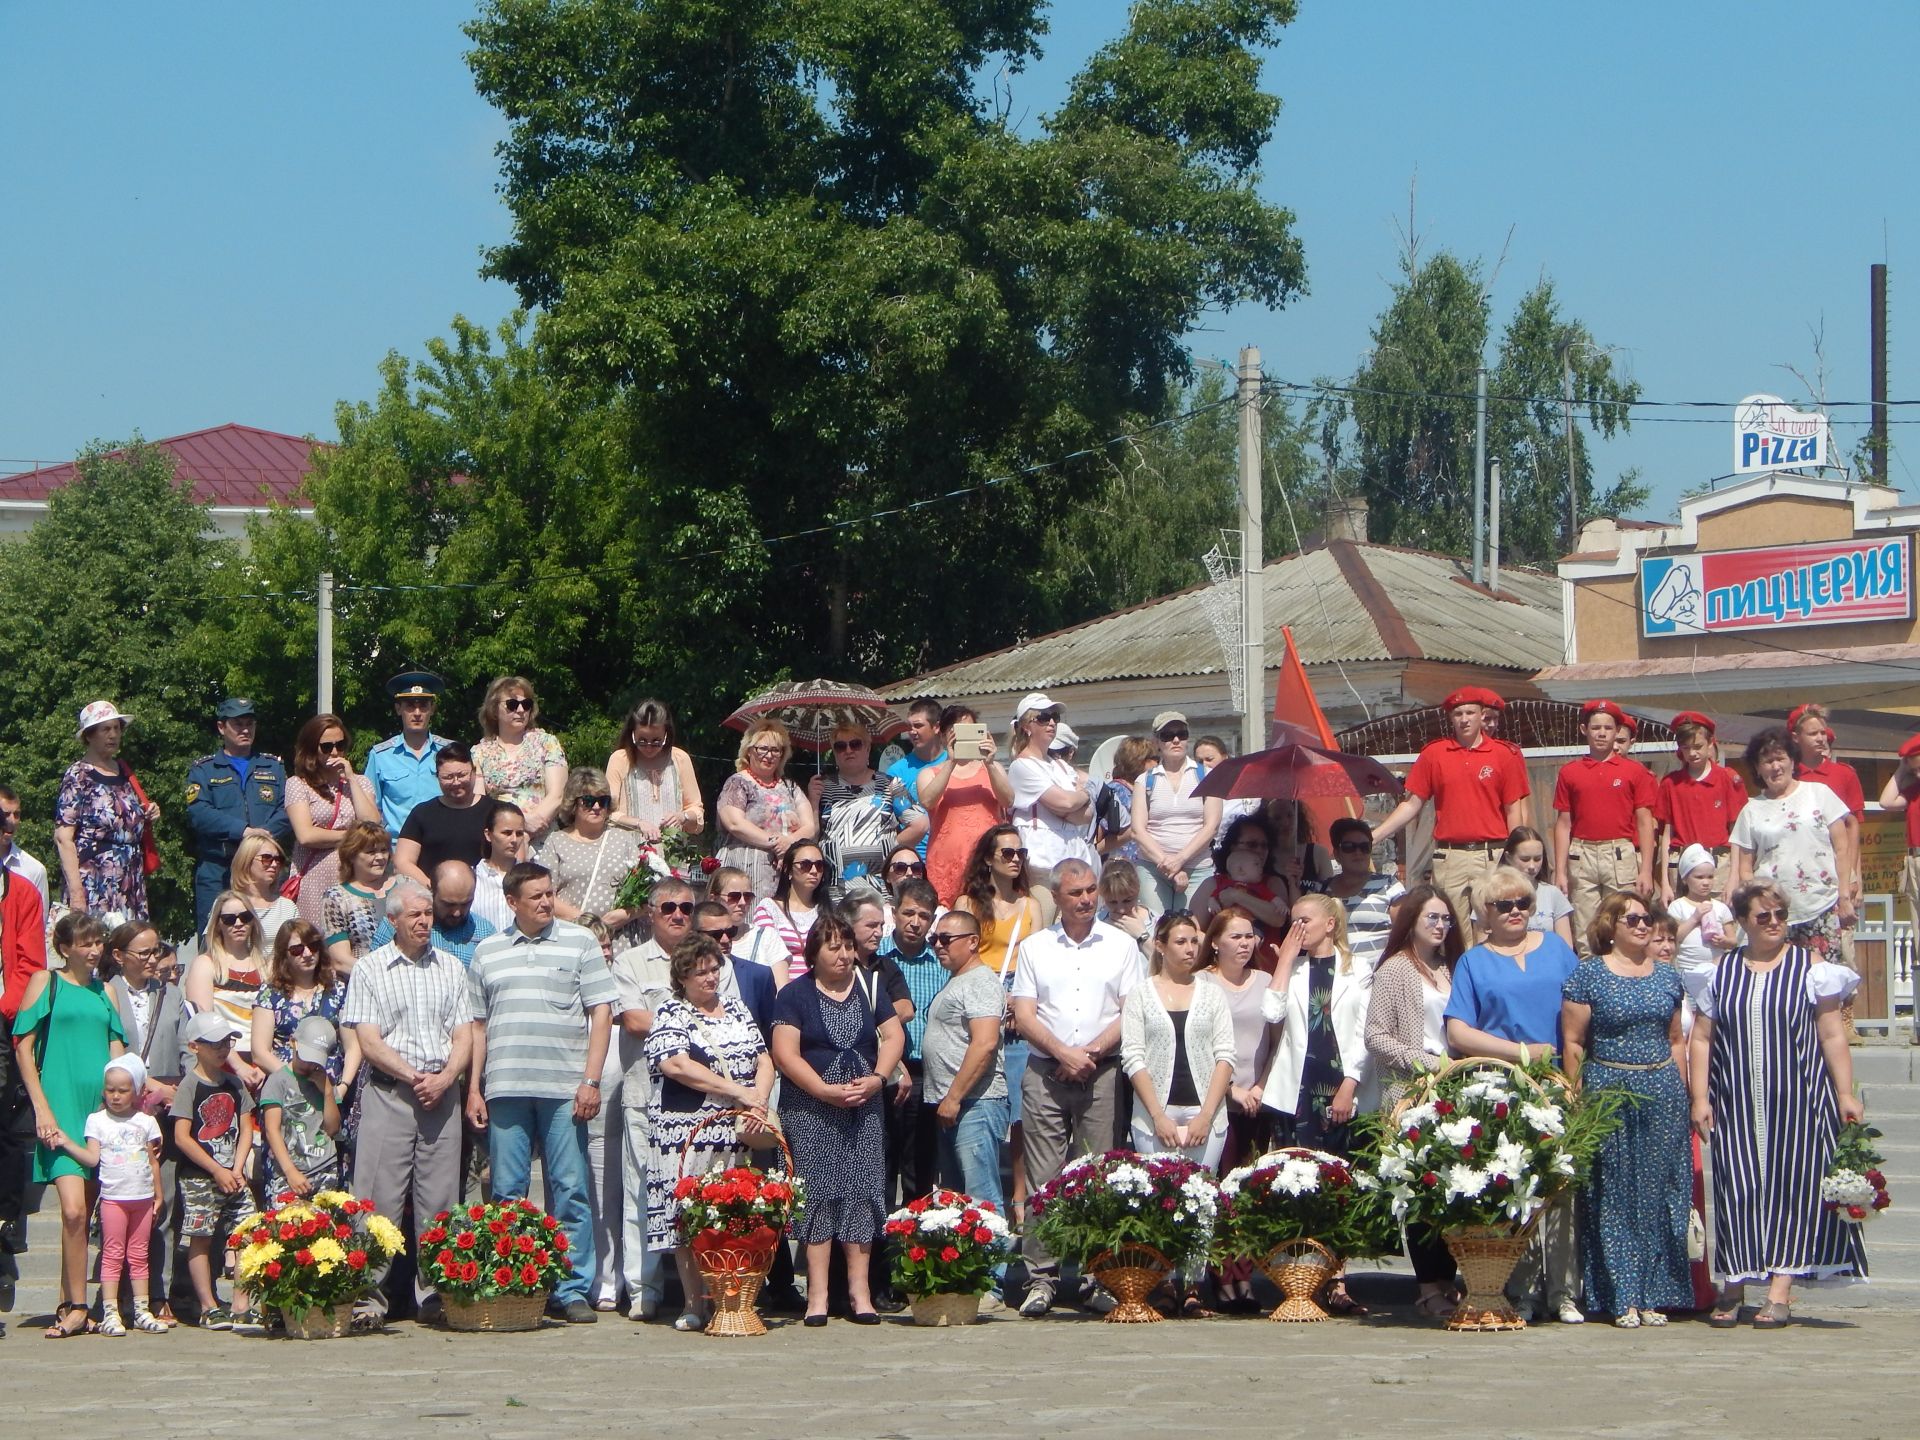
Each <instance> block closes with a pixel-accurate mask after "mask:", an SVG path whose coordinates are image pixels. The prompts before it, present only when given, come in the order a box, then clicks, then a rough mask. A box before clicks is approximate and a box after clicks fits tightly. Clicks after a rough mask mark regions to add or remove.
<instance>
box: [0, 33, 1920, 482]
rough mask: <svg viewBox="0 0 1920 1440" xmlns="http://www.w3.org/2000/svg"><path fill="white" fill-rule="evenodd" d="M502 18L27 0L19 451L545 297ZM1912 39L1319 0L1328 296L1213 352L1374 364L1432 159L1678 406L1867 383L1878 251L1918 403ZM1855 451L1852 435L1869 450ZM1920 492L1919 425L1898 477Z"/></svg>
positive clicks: (259, 400)
mask: <svg viewBox="0 0 1920 1440" xmlns="http://www.w3.org/2000/svg"><path fill="white" fill-rule="evenodd" d="M472 8H473V7H472V5H471V4H469V3H457V0H406V3H402V4H394V3H391V0H386V3H379V4H374V3H368V0H334V3H331V4H328V5H322V6H313V5H302V6H291V5H258V4H237V3H215V0H196V3H193V4H187V5H153V4H150V3H149V4H133V3H107V0H99V3H88V4H84V5H69V4H60V5H47V4H33V3H27V0H0V56H4V57H5V62H4V63H5V66H6V76H7V80H8V82H9V83H8V96H7V101H8V104H7V116H8V118H7V126H6V129H7V144H6V146H5V147H4V150H3V151H0V195H3V196H4V197H5V211H6V216H7V219H6V223H5V224H4V226H0V306H3V307H4V308H3V309H0V314H4V316H5V320H6V330H7V344H6V345H5V347H4V350H0V462H6V463H4V464H0V472H3V471H5V470H8V469H12V468H16V467H17V466H18V465H19V463H20V462H22V461H26V460H32V459H41V460H60V459H65V458H69V457H71V455H72V454H73V452H74V451H75V450H76V449H77V448H79V447H80V446H81V445H83V444H85V443H86V442H87V441H89V440H91V439H94V438H120V437H123V436H125V435H127V434H129V433H130V432H132V431H134V430H136V429H137V430H139V431H141V432H143V433H144V434H146V435H147V436H148V437H149V438H158V437H160V436H165V435H171V434H177V433H179V432H181V431H186V430H192V429H198V428H201V427H203V426H208V425H217V424H221V423H224V422H227V421H240V422H244V423H247V424H253V425H260V426H264V427H266V428H269V429H276V430H287V431H293V432H296V433H312V434H315V435H317V436H319V437H321V438H323V439H327V438H333V435H334V427H333V407H334V405H335V403H336V402H337V401H339V400H342V399H360V398H365V397H367V396H369V395H371V394H372V392H373V390H374V386H375V381H376V376H375V366H376V364H377V363H378V361H379V360H380V358H381V357H382V356H383V355H384V354H385V353H386V352H387V351H388V350H389V349H398V350H400V351H402V352H403V353H406V354H417V353H419V350H420V347H421V343H422V341H423V340H424V339H425V338H427V337H428V336H431V335H434V334H438V333H441V332H442V331H443V330H444V329H445V326H446V323H447V321H448V319H449V318H450V317H451V316H452V315H453V314H454V313H455V312H460V313H464V314H466V315H468V316H470V317H472V318H474V319H478V320H484V321H493V320H497V319H498V318H500V317H501V316H503V315H504V314H505V313H506V312H507V311H508V310H509V309H510V308H511V304H512V297H511V295H510V294H509V292H508V291H507V290H506V289H505V287H503V286H499V285H494V284H488V283H484V282H482V281H481V280H480V279H479V278H478V276H477V267H478V252H479V250H480V248H481V247H482V246H484V245H486V244H488V243H490V242H493V241H497V240H499V239H500V238H502V237H503V236H504V235H505V233H506V229H507V217H506V214H505V211H504V209H503V208H502V207H501V205H500V203H499V200H498V197H497V196H496V195H495V194H494V181H495V173H496V172H495V166H494V161H493V157H492V147H493V145H494V143H495V142H496V141H497V140H498V139H499V138H500V136H501V134H502V126H501V124H500V122H499V120H498V118H497V117H496V115H495V114H494V113H493V112H492V111H491V110H490V109H489V108H488V107H487V106H486V105H484V104H483V103H482V102H481V101H480V100H479V98H478V97H477V96H476V95H475V94H474V92H473V88H472V84H471V80H470V77H469V75H468V72H467V69H466V66H465V64H464V62H463V60H462V53H463V50H464V48H465V39H464V37H463V36H462V35H461V33H460V30H459V25H460V22H461V21H462V20H463V19H464V18H465V17H466V16H467V15H468V14H469V13H471V11H472ZM1052 23H1053V34H1052V36H1051V37H1050V39H1049V40H1048V42H1047V52H1048V53H1047V56H1046V58H1045V60H1044V61H1042V62H1041V63H1040V64H1039V65H1037V66H1035V67H1033V68H1032V69H1031V70H1030V71H1029V72H1028V73H1027V74H1026V75H1024V76H1020V77H1017V78H1016V79H1015V81H1014V86H1015V97H1016V109H1017V110H1022V111H1027V112H1030V113H1032V114H1038V113H1041V112H1044V111H1045V110H1046V109H1048V108H1049V107H1050V106H1051V105H1052V104H1054V103H1056V102H1057V101H1058V99H1059V96H1060V94H1061V92H1062V89H1063V87H1064V85H1065V83H1066V81H1067V79H1068V77H1069V76H1070V75H1071V74H1072V72H1073V71H1074V70H1075V69H1076V68H1077V67H1078V66H1079V64H1080V63H1081V61H1082V60H1083V59H1084V58H1085V56H1086V55H1087V54H1088V53H1089V52H1090V51H1091V50H1092V49H1093V48H1094V47H1095V46H1097V45H1098V44H1099V43H1100V42H1101V41H1102V40H1103V39H1105V38H1108V37H1110V36H1111V35H1112V34H1113V33H1115V31H1116V30H1117V28H1118V26H1119V24H1120V7H1119V6H1118V5H1117V4H1113V3H1102V0H1063V3H1060V4H1058V5H1056V7H1055V9H1054V11H1053V16H1052ZM1916 53H1920V7H1915V6H1913V5H1911V4H1878V5H1875V4H1865V3H1856V4H1847V5H1843V6H1833V7H1828V8H1827V10H1826V12H1825V13H1824V14H1818V15H1816V14H1815V13H1814V12H1809V11H1808V10H1807V8H1806V7H1805V6H1804V5H1795V6H1789V5H1786V4H1772V3H1766V4H1732V3H1716V4H1709V3H1688V4H1686V5H1673V4H1670V3H1665V4H1655V3H1643V0H1635V3H1620V4H1615V5H1607V6H1600V5H1589V6H1584V7H1579V8H1574V7H1559V6H1554V7H1545V8H1542V7H1538V6H1523V5H1520V4H1517V3H1516V4H1480V5H1467V6H1441V5H1434V4H1431V3H1411V0H1404V3H1403V0H1366V3H1351V0H1302V4H1301V15H1300V19H1299V20H1298V21H1297V22H1296V23H1295V24H1294V25H1293V26H1292V27H1290V28H1289V29H1288V31H1287V32H1286V33H1285V35H1284V38H1283V40H1282V43H1281V45H1280V46H1279V47H1278V49H1276V50H1275V51H1274V52H1273V54H1272V55H1271V56H1270V58H1269V61H1268V66H1267V76H1268V83H1269V86H1270V88H1272V89H1274V90H1276V91H1277V92H1278V93H1279V94H1280V95H1281V96H1282V97H1283V98H1284V100H1285V104H1286V108H1285V110H1284V111H1283V113H1282V115H1281V119H1280V123H1279V127H1278V130H1277V132H1276V134H1275V137H1274V139H1273V142H1272V144H1271V145H1270V147H1269V149H1268V151H1267V155H1266V160H1265V179H1264V186H1265V190H1266V193H1267V194H1268V195H1269V196H1270V197H1271V198H1272V199H1274V200H1276V201H1279V202H1281V203H1284V204H1286V205H1287V206H1289V207H1290V208H1292V209H1293V210H1294V212H1295V213H1296V215H1297V216H1298V220H1299V227H1300V235H1301V238H1302V240H1303V242H1304V244H1305V247H1306V255H1307V263H1308V267H1309V279H1310V285H1311V293H1310V294H1308V295H1307V296H1306V297H1304V298H1303V299H1301V300H1300V301H1298V302H1297V303H1296V304H1294V305H1292V306H1290V307H1289V308H1288V309H1286V310H1285V311H1284V312H1280V313H1267V312H1264V311H1262V312H1246V313H1239V314H1235V315H1232V316H1228V317H1221V318H1220V319H1219V320H1218V321H1217V322H1216V325H1217V328H1214V329H1211V330H1209V331H1208V332H1206V333H1202V334H1199V335H1197V336H1195V337H1194V339H1193V344H1194V348H1195V349H1196V350H1197V351H1199V352H1201V353H1205V354H1213V355H1218V356H1222V357H1228V356H1231V354H1232V353H1233V351H1234V350H1235V349H1236V348H1237V347H1238V346H1239V345H1240V344H1242V343H1247V342H1251V343H1254V344H1258V345H1259V346H1260V347H1261V348H1262V350H1263V352H1264V354H1265V359H1266V363H1267V368H1268V372H1269V373H1270V374H1273V375H1277V376H1281V377H1283V378H1287V379H1309V378H1312V377H1313V376H1316V375H1335V376H1344V375H1347V374H1350V373H1351V372H1352V371H1353V369H1354V368H1355V366H1356V365H1357V364H1358V363H1359V361H1360V359H1361V357H1362V355H1363V353H1364V351H1365V348H1366V343H1367V331H1368V327H1369V325H1370V324H1371V322H1372V320H1373V318H1374V317H1375V316H1376V315H1377V314H1378V312H1379V310H1380V308H1381V306H1382V304H1383V302H1384V301H1385V299H1386V295H1387V285H1388V282H1389V281H1390V279H1391V278H1392V276H1393V275H1394V273H1395V264H1396V255H1397V253H1398V248H1399V245H1400V239H1399V234H1398V231H1397V230H1396V224H1400V225H1404V223H1405V221H1406V216H1407V204H1408V187H1409V184H1410V182H1411V181H1412V180H1413V178H1414V176H1415V174H1416V172H1417V174H1418V177H1419V189H1418V208H1417V224H1418V227H1419V230H1420V232H1421V235H1422V237H1423V240H1424V243H1425V245H1426V246H1427V247H1428V248H1429V249H1431V248H1435V247H1445V248H1448V249H1452V250H1454V251H1456V252H1458V253H1461V254H1464V255H1481V256H1485V257H1487V259H1488V260H1489V262H1491V260H1492V259H1493V258H1494V257H1496V256H1498V255H1499V253H1500V251H1501V249H1502V247H1503V246H1506V247H1507V257H1506V262H1505V265H1504V268H1503V269H1502V270H1501V272H1500V276H1499V283H1498V286H1497V289H1496V307H1497V312H1498V314H1499V316H1501V317H1504V315H1505V314H1506V312H1507V311H1508V310H1509V309H1510V307H1511V304H1512V302H1513V300H1514V299H1515V298H1516V297H1517V296H1518V295H1519V294H1520V293H1521V292H1522V291H1523V290H1524V289H1526V288H1527V287H1528V286H1529V285H1531V284H1532V282H1533V281H1534V280H1535V278H1536V277H1538V276H1539V275H1540V274H1542V273H1546V274H1550V275H1551V276H1552V277H1553V278H1554V279H1555V281H1556V282H1557V283H1558V286H1559V289H1560V293H1561V296H1562V298H1563V300H1564V302H1565V305H1566V308H1567V309H1568V311H1569V312H1570V313H1571V314H1573V315H1576V316H1578V317H1579V318H1581V319H1582V320H1584V321H1585V322H1586V323H1587V324H1588V325H1589V326H1590V327H1591V328H1592V330H1593V331H1594V333H1595V334H1596V335H1597V336H1598V337H1599V338H1600V339H1601V340H1602V341H1603V342H1605V343H1607V344H1610V345H1616V346H1620V347H1623V348H1622V350H1621V352H1620V354H1619V356H1618V360H1619V363H1621V364H1622V365H1623V366H1624V367H1625V368H1626V369H1627V370H1628V372H1629V373H1630V374H1632V375H1633V376H1635V377H1636V378H1638V379H1639V380H1640V382H1641V384H1642V385H1643V386H1644V388H1645V391H1646V394H1647V395H1648V396H1649V397H1650V398H1654V399H1685V400H1698V399H1715V400H1718V399H1724V400H1726V401H1727V402H1728V404H1729V405H1731V403H1732V402H1733V401H1734V400H1735V399H1737V398H1739V397H1740V396H1741V395H1743V394H1747V393H1749V392H1752V391H1759V390H1772V391H1774V392H1775V393H1778V394H1782V395H1787V396H1789V397H1797V396H1799V395H1801V393H1802V392H1801V391H1800V389H1799V387H1798V382H1797V381H1795V380H1794V379H1793V378H1792V377H1791V376H1789V375H1788V374H1786V373H1785V372H1784V371H1782V370H1779V369H1776V368H1774V367H1775V365H1776V364H1777V363H1779V362H1790V363H1793V364H1796V365H1799V366H1801V367H1802V368H1807V369H1810V368H1811V366H1812V364H1813V347H1812V341H1811V336H1810V327H1813V326H1817V325H1819V324H1821V322H1822V321H1823V320H1824V323H1825V333H1826V352H1827V362H1828V391H1827V393H1828V395H1829V397H1830V398H1834V399H1842V400H1855V399H1864V398H1866V395H1867V388H1868V387H1867V353H1866V352H1867V307H1866V298H1867V266H1868V265H1869V264H1870V263H1871V262H1873V261H1876V260H1880V259H1883V258H1885V259H1888V260H1889V261H1890V262H1891V264H1892V266H1893V281H1892V294H1893V298H1894V309H1893V321H1892V336H1893V341H1894V345H1893V365H1892V391H1893V395H1894V397H1895V398H1896V399H1903V398H1914V397H1916V396H1920V374H1916V373H1915V370H1914V368H1913V367H1912V366H1910V365H1906V364H1903V363H1902V360H1903V356H1904V355H1906V354H1907V353H1909V350H1908V346H1907V345H1906V343H1905V341H1906V337H1907V335H1908V334H1909V333H1911V332H1910V331H1909V330H1908V328H1907V326H1906V325H1905V324H1903V316H1914V317H1915V319H1914V320H1913V321H1912V322H1911V323H1912V324H1914V325H1916V326H1920V310H1916V309H1915V308H1914V307H1911V306H1904V305H1902V303H1901V301H1902V300H1903V298H1904V296H1905V295H1906V294H1908V293H1910V292H1909V289H1908V287H1909V286H1914V287H1920V267H1917V265H1916V257H1915V250H1914V242H1915V240H1916V238H1917V237H1920V197H1917V195H1916V190H1915V187H1914V186H1913V184H1912V181H1911V175H1910V169H1911V167H1910V164H1909V162H1908V161H1907V160H1906V158H1905V156H1904V148H1905V145H1906V142H1907V140H1908V138H1909V136H1910V133H1911V116H1910V113H1909V111H1910V102H1901V101H1900V100H1899V99H1898V97H1899V96H1900V95H1901V94H1904V93H1906V92H1907V89H1908V77H1907V75H1906V74H1905V73H1904V71H1905V65H1906V62H1909V61H1910V60H1911V57H1912V56H1913V55H1914V54H1916ZM1509 231H1511V234H1512V238H1511V242H1509V241H1508V234H1509ZM1883 234H1884V238H1883ZM1860 413H1861V412H1858V411H1846V412H1841V413H1840V416H1839V418H1841V419H1843V420H1857V419H1858V418H1860ZM1896 413H1898V412H1896ZM1906 413H1907V414H1908V415H1912V416H1913V417H1914V418H1916V419H1920V415H1917V414H1915V412H1906ZM1723 420H1724V417H1716V421H1715V423H1713V424H1707V425H1691V424H1686V425H1680V424H1652V423H1647V424H1636V426H1635V428H1634V431H1633V434H1632V435H1631V436H1629V437H1626V438H1625V439H1622V440H1618V441H1616V442H1614V443H1613V444H1611V445H1609V446H1606V447H1604V448H1603V450H1602V451H1601V455H1600V464H1601V468H1602V472H1603V474H1607V475H1610V474H1611V473H1613V472H1615V471H1617V470H1619V469H1621V468H1624V467H1625V466H1628V465H1638V466H1640V467H1641V468H1642V470H1643V472H1644V477H1645V479H1646V480H1647V481H1648V482H1649V483H1650V484H1651V485H1652V486H1653V489H1654V504H1653V507H1652V509H1653V510H1654V512H1656V513H1664V512H1666V511H1667V510H1669V509H1670V508H1671V506H1672V504H1673V502H1674V499H1675V497H1676V496H1677V495H1678V493H1679V492H1680V491H1681V490H1682V489H1685V488H1687V487H1689V486H1691V485H1695V484H1698V483H1700V482H1701V481H1704V480H1705V479H1707V478H1708V477H1710V476H1713V475H1717V474H1721V473H1723V472H1725V471H1726V470H1727V469H1728V468H1729V465H1728V457H1729V452H1730V450H1731V443H1732V442H1731V436H1730V430H1731V425H1730V421H1727V422H1726V423H1722V422H1723ZM1858 433H1859V432H1858V427H1857V426H1856V425H1852V424H1843V425H1841V426H1840V428H1839V431H1838V435H1839V439H1840V442H1841V444H1842V446H1843V447H1850V445H1851V443H1852V441H1853V439H1854V438H1856V437H1857V435H1858ZM1908 433H1912V434H1914V435H1915V436H1916V442H1920V430H1914V429H1912V428H1911V427H1898V426H1897V427H1896V428H1895V430H1894V432H1893V434H1894V440H1895V445H1896V451H1898V448H1899V447H1900V445H1901V442H1902V440H1903V439H1904V437H1905V435H1906V434H1908ZM1916 474H1920V443H1916V445H1915V446H1914V449H1913V454H1912V455H1911V456H1908V457H1905V458H1902V457H1901V456H1900V455H1899V454H1898V453H1896V458H1895V461H1894V467H1893V479H1894V480H1895V482H1896V483H1898V484H1900V485H1902V486H1903V487H1907V488H1909V489H1911V488H1912V487H1913V485H1914V479H1915V475H1916Z"/></svg>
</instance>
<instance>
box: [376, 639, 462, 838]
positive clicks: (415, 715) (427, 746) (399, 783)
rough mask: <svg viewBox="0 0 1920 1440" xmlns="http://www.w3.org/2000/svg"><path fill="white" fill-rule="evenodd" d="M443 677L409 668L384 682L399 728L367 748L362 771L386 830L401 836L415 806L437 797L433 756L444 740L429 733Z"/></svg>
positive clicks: (443, 686)
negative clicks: (364, 767)
mask: <svg viewBox="0 0 1920 1440" xmlns="http://www.w3.org/2000/svg"><path fill="white" fill-rule="evenodd" d="M445 688H446V682H445V681H444V680H442V679H441V678H440V677H439V676H438V675H435V674H434V673H432V672H431V671H429V670H409V671H407V672H406V673H405V674H404V675H396V676H394V677H393V679H391V680H389V681H388V682H387V694H388V696H390V697H391V698H392V700H393V708H394V710H395V711H396V712H398V714H399V716H400V733H399V734H398V735H394V736H391V737H390V738H388V739H385V740H382V741H381V742H380V743H379V744H378V745H376V746H374V747H373V749H371V750H370V751H368V752H367V764H366V770H365V774H366V777H367V782H368V783H369V784H371V785H372V786H373V794H374V798H375V799H376V800H378V801H379V802H380V819H381V822H382V823H383V824H384V825H385V826H386V827H387V834H389V835H391V836H393V837H394V838H395V839H398V838H399V835H400V827H401V826H402V825H405V824H406V823H407V816H409V815H411V814H412V813H413V807H414V806H416V805H418V804H420V803H421V802H422V801H425V800H437V799H439V798H440V780H439V777H438V775H437V773H436V771H435V768H434V757H435V756H436V755H438V754H439V753H440V747H441V746H442V745H445V744H446V743H447V741H446V739H445V738H444V737H442V736H439V735H435V734H433V733H432V732H431V727H432V725H433V707H434V703H435V702H436V701H437V700H438V699H439V698H440V692H441V691H442V690H444V689H445Z"/></svg>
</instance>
